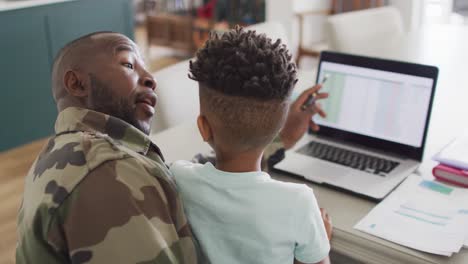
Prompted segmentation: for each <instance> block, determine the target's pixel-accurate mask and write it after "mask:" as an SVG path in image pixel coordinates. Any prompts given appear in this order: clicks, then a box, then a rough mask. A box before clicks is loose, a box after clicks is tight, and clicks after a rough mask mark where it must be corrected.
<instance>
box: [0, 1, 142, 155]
mask: <svg viewBox="0 0 468 264" xmlns="http://www.w3.org/2000/svg"><path fill="white" fill-rule="evenodd" d="M95 31H114V32H120V33H123V34H125V35H127V36H128V37H130V38H132V39H133V36H134V35H133V10H132V5H131V1H128V0H99V1H96V0H75V1H65V2H59V3H53V4H47V5H39V6H33V7H27V8H20V9H13V10H7V11H1V10H0V89H1V93H0V152H1V151H4V150H7V149H9V148H12V147H16V146H19V145H22V144H26V143H29V142H31V141H33V140H36V139H40V138H44V137H48V136H50V135H52V134H53V127H54V122H55V118H56V116H57V110H56V107H55V103H54V101H53V99H52V93H51V77H50V73H51V67H52V62H53V58H54V57H55V55H56V53H57V52H58V50H59V49H60V48H61V47H62V46H63V45H65V44H66V43H68V42H69V41H71V40H73V39H75V38H77V37H79V36H82V35H85V34H88V33H91V32H95Z"/></svg>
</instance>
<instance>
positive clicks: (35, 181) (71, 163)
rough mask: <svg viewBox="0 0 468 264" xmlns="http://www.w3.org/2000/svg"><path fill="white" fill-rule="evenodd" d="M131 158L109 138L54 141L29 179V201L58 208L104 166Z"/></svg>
mask: <svg viewBox="0 0 468 264" xmlns="http://www.w3.org/2000/svg"><path fill="white" fill-rule="evenodd" d="M128 156H129V155H128V154H127V153H125V152H124V151H122V150H120V149H119V148H118V147H117V146H116V145H115V144H114V143H113V142H112V141H111V140H109V139H108V138H107V137H106V136H105V135H100V134H92V133H86V132H76V133H69V134H63V135H59V136H56V137H54V138H51V139H50V140H49V141H48V143H47V145H46V146H44V148H43V149H42V151H41V153H40V154H39V156H38V158H37V159H36V161H35V162H34V164H33V165H32V167H31V169H30V171H29V173H28V175H27V177H26V180H25V195H24V200H25V202H29V201H31V200H33V201H41V203H42V205H43V203H46V204H48V206H49V207H57V206H60V204H61V203H62V202H63V200H64V199H65V198H66V197H67V196H68V194H70V193H71V192H72V191H73V190H74V189H75V188H76V186H77V185H78V184H79V183H80V182H81V181H82V180H83V179H84V178H86V176H87V175H88V174H89V172H90V171H92V170H94V169H95V168H97V167H98V166H100V165H101V164H103V163H105V162H107V161H112V160H120V159H124V158H126V157H128Z"/></svg>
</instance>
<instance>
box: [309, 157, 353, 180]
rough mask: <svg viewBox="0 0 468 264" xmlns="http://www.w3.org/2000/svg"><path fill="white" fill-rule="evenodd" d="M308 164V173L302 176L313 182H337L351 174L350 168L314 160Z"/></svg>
mask: <svg viewBox="0 0 468 264" xmlns="http://www.w3.org/2000/svg"><path fill="white" fill-rule="evenodd" d="M308 163H309V164H308V165H309V166H308V168H309V169H308V172H307V173H304V174H302V175H304V177H305V178H306V179H308V180H311V181H317V182H336V181H337V180H338V179H340V178H341V177H344V176H347V175H348V174H351V172H350V170H349V168H343V167H341V166H339V165H335V164H332V163H329V162H324V161H321V160H315V159H313V160H311V161H308Z"/></svg>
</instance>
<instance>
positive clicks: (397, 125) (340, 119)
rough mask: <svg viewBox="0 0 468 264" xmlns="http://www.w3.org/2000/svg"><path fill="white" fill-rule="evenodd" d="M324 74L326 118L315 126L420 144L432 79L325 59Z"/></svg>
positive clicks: (322, 70) (322, 68) (323, 63)
mask: <svg viewBox="0 0 468 264" xmlns="http://www.w3.org/2000/svg"><path fill="white" fill-rule="evenodd" d="M324 76H327V81H326V82H325V84H324V86H323V88H322V91H324V92H328V93H329V94H330V97H329V99H328V100H323V101H322V107H323V110H324V111H325V112H326V113H327V114H328V116H327V117H326V118H325V119H323V118H320V117H319V116H318V118H316V120H315V121H316V122H317V124H319V125H325V126H328V127H333V128H337V129H341V130H346V131H350V132H354V133H357V134H361V135H366V136H371V137H374V138H379V139H385V140H389V141H393V142H398V143H401V144H405V145H410V146H414V147H421V145H422V139H423V134H424V126H425V123H426V118H427V113H428V108H429V102H430V99H431V91H432V85H433V82H434V80H432V79H430V78H426V77H419V76H412V75H408V74H401V73H394V72H388V71H381V70H374V69H368V68H363V67H357V66H350V65H344V64H338V63H333V62H326V61H325V62H322V65H321V68H320V73H319V80H323V78H324Z"/></svg>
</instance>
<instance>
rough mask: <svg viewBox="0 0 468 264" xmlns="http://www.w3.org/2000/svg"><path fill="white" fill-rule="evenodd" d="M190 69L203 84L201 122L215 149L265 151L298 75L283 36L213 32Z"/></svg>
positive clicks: (237, 29) (286, 107)
mask: <svg viewBox="0 0 468 264" xmlns="http://www.w3.org/2000/svg"><path fill="white" fill-rule="evenodd" d="M190 72H191V75H190V74H189V77H190V78H191V79H193V80H196V81H198V82H199V87H200V88H199V91H200V93H199V94H200V112H201V113H200V116H199V118H198V126H199V128H200V132H201V133H202V136H203V137H204V139H205V140H207V141H208V142H209V143H210V144H211V145H212V146H213V147H214V148H215V150H217V151H218V150H221V151H229V152H231V153H232V152H244V151H248V150H254V149H263V148H264V147H265V146H266V145H267V144H269V143H270V142H271V140H272V139H273V138H274V137H275V136H276V134H277V133H278V131H279V130H280V128H281V127H282V126H283V124H284V121H285V119H286V116H287V113H288V109H289V100H288V99H289V96H290V94H291V90H292V88H293V87H294V85H295V83H296V82H297V78H296V66H295V64H294V63H293V62H292V61H291V55H290V54H289V52H288V50H287V48H286V46H285V45H284V44H281V40H279V39H278V40H276V41H274V42H273V41H272V40H271V39H270V38H268V37H267V36H266V35H265V34H257V33H256V32H255V31H244V30H243V29H242V28H240V27H236V28H235V29H234V30H231V31H229V32H227V33H224V34H223V35H222V36H220V37H219V36H218V35H217V34H211V36H210V38H209V40H208V41H207V42H206V43H205V46H204V47H203V48H202V49H200V50H199V51H198V52H197V55H196V60H195V61H193V62H192V61H191V62H190Z"/></svg>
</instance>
